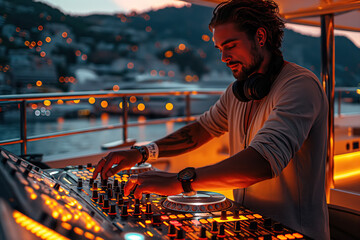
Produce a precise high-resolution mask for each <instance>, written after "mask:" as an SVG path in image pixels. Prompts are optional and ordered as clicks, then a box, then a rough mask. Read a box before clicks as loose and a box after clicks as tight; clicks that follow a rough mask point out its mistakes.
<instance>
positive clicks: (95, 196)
mask: <svg viewBox="0 0 360 240" xmlns="http://www.w3.org/2000/svg"><path fill="white" fill-rule="evenodd" d="M91 198H92V199H93V200H94V201H95V202H96V201H97V200H98V199H99V192H98V190H93V192H92V197H91Z"/></svg>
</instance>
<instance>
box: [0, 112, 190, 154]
mask: <svg viewBox="0 0 360 240" xmlns="http://www.w3.org/2000/svg"><path fill="white" fill-rule="evenodd" d="M136 121H146V118H145V117H143V116H142V117H130V118H129V123H130V122H136ZM119 123H122V118H121V116H111V115H108V114H103V115H102V116H101V117H100V118H89V119H88V118H79V119H64V118H58V119H57V121H44V122H41V121H38V122H28V126H27V127H28V131H27V134H28V137H32V136H38V135H42V134H49V133H59V132H63V131H71V130H72V131H74V130H81V129H86V128H92V127H100V126H107V125H112V124H119ZM184 124H185V123H167V124H159V125H149V126H139V127H130V128H128V138H132V139H136V140H137V141H138V142H141V141H151V140H156V139H158V138H161V137H163V136H165V135H166V134H168V133H170V132H172V131H174V130H176V129H178V128H180V127H181V126H184ZM0 132H1V133H2V134H1V136H0V139H1V140H4V139H9V138H10V139H12V138H17V137H19V122H18V121H14V122H7V123H6V124H0ZM122 138H123V129H111V130H106V131H98V132H92V133H84V134H77V135H71V136H65V137H58V138H52V139H46V140H40V141H34V142H28V148H27V149H28V151H27V153H28V154H43V155H44V157H47V156H52V155H62V154H71V153H74V154H79V153H81V152H83V153H85V154H90V153H96V152H100V151H101V145H102V144H105V143H109V142H113V141H117V140H122ZM3 147H4V148H5V149H7V150H9V151H11V152H14V153H15V154H20V144H13V145H7V146H3Z"/></svg>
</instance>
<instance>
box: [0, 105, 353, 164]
mask: <svg viewBox="0 0 360 240" xmlns="http://www.w3.org/2000/svg"><path fill="white" fill-rule="evenodd" d="M334 107H335V116H337V115H338V109H337V108H338V104H337V102H335V104H334ZM341 113H342V114H359V113H360V104H353V103H345V102H343V103H342V104H341ZM136 121H146V118H145V117H144V116H140V117H134V116H132V117H130V118H129V122H136ZM119 123H122V118H121V116H119V115H116V116H114V115H109V114H102V115H101V117H98V118H77V119H66V118H61V117H60V118H57V120H55V121H30V122H28V126H27V128H28V131H27V135H28V137H31V136H38V135H41V134H49V133H57V132H62V131H70V130H81V129H86V128H91V127H99V126H107V125H112V124H119ZM184 124H185V123H168V124H160V125H149V126H139V127H131V128H129V129H128V138H132V139H136V140H137V141H138V142H142V141H151V140H156V139H159V138H161V137H163V136H165V135H167V134H169V133H171V132H173V131H175V130H177V129H179V128H180V127H182V126H184ZM19 126H20V125H19V120H18V119H14V120H13V121H6V122H5V121H2V120H1V119H0V133H1V134H0V140H5V139H14V138H19V137H20V131H19V129H20V128H19ZM122 136H123V130H122V129H112V130H106V131H99V132H93V133H84V134H78V135H71V136H65V137H59V138H53V139H46V140H41V141H34V142H29V143H28V154H43V155H44V158H46V157H48V156H54V155H63V154H70V155H71V154H72V153H74V154H79V153H84V154H91V153H96V152H100V151H101V145H102V144H105V143H109V142H113V141H117V140H122ZM3 147H4V148H5V149H7V150H9V151H11V152H14V153H15V154H20V152H21V151H20V144H14V145H8V146H3Z"/></svg>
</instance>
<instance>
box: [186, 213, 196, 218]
mask: <svg viewBox="0 0 360 240" xmlns="http://www.w3.org/2000/svg"><path fill="white" fill-rule="evenodd" d="M185 216H186V217H188V218H191V217H193V216H194V215H192V214H190V213H187V214H185Z"/></svg>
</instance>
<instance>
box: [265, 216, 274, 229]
mask: <svg viewBox="0 0 360 240" xmlns="http://www.w3.org/2000/svg"><path fill="white" fill-rule="evenodd" d="M271 225H272V220H271V218H264V227H265V228H271Z"/></svg>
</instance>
